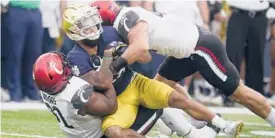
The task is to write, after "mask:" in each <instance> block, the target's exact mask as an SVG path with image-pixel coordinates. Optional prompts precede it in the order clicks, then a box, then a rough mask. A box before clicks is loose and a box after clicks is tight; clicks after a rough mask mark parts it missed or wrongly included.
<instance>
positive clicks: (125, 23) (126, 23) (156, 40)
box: [113, 7, 199, 58]
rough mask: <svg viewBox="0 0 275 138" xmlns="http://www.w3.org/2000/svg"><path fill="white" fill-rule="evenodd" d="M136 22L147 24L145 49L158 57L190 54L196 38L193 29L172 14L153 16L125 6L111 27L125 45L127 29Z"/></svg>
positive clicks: (188, 22)
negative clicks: (146, 46)
mask: <svg viewBox="0 0 275 138" xmlns="http://www.w3.org/2000/svg"><path fill="white" fill-rule="evenodd" d="M139 21H145V22H147V23H148V26H149V30H148V34H149V46H150V49H152V50H154V51H156V52H157V53H158V54H161V55H164V56H173V57H176V58H184V57H189V56H190V55H191V54H192V53H193V52H194V48H195V46H196V43H197V41H198V38H199V33H198V28H197V26H196V25H194V24H193V23H192V21H190V20H187V19H183V18H180V17H177V16H175V15H169V14H167V15H165V14H160V13H153V12H150V11H147V10H144V9H142V8H140V7H134V8H126V7H125V8H122V9H121V10H120V12H119V14H118V15H117V17H116V20H115V22H114V25H113V27H114V28H116V30H117V31H118V33H119V34H120V35H121V36H122V38H123V40H124V41H125V42H126V43H127V42H128V40H127V36H128V33H129V31H130V29H131V28H132V27H133V26H135V24H136V23H137V22H139Z"/></svg>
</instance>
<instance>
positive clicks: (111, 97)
mask: <svg viewBox="0 0 275 138" xmlns="http://www.w3.org/2000/svg"><path fill="white" fill-rule="evenodd" d="M104 95H105V96H106V98H107V99H108V105H109V106H111V107H113V108H111V109H112V110H111V111H110V112H111V113H114V112H115V111H116V110H117V95H116V90H115V88H114V86H111V87H109V88H108V90H107V91H106V92H105V93H104Z"/></svg>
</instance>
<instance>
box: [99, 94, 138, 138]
mask: <svg viewBox="0 0 275 138" xmlns="http://www.w3.org/2000/svg"><path fill="white" fill-rule="evenodd" d="M137 112H138V106H135V105H130V104H125V103H123V101H121V100H119V99H118V109H117V111H116V112H115V113H114V114H112V115H109V116H106V117H104V119H103V120H102V125H101V127H102V130H103V132H104V135H105V136H107V137H108V138H127V137H135V138H143V136H141V135H140V134H138V133H137V132H136V131H134V130H131V129H127V128H129V127H130V126H131V125H132V124H133V123H134V121H135V118H136V115H137Z"/></svg>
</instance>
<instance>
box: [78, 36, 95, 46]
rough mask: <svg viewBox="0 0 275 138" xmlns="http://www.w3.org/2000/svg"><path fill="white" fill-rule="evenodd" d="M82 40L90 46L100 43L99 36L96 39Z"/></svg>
mask: <svg viewBox="0 0 275 138" xmlns="http://www.w3.org/2000/svg"><path fill="white" fill-rule="evenodd" d="M81 42H82V43H83V44H84V45H86V46H88V47H95V46H97V45H98V44H99V38H98V39H96V40H89V39H84V40H81Z"/></svg>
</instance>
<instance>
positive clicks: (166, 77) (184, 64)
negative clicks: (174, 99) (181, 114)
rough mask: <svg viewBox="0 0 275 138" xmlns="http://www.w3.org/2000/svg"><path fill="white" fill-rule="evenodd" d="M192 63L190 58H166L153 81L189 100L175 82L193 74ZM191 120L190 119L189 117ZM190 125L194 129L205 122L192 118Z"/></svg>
mask: <svg viewBox="0 0 275 138" xmlns="http://www.w3.org/2000/svg"><path fill="white" fill-rule="evenodd" d="M193 64H194V62H193V61H192V60H191V59H190V58H184V59H176V58H173V57H167V58H166V59H165V60H164V62H163V63H162V64H161V66H160V68H159V70H158V73H157V75H156V76H155V79H156V80H158V81H160V82H163V83H165V84H168V85H169V86H170V87H172V88H174V89H175V90H176V91H177V92H179V93H181V94H183V95H185V96H187V97H189V98H191V96H190V95H189V93H188V92H187V91H185V90H184V88H183V87H181V86H180V85H179V84H178V83H177V82H179V81H180V80H182V79H183V78H186V77H188V76H190V75H191V74H194V73H195V72H196V71H197V69H196V68H195V66H194V65H193ZM191 118H192V117H191ZM191 120H192V124H195V127H196V128H202V127H204V126H205V125H206V124H207V122H205V121H199V120H196V119H194V118H192V119H191Z"/></svg>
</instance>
